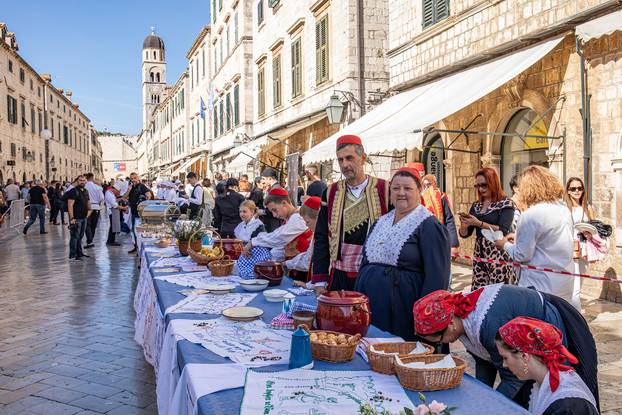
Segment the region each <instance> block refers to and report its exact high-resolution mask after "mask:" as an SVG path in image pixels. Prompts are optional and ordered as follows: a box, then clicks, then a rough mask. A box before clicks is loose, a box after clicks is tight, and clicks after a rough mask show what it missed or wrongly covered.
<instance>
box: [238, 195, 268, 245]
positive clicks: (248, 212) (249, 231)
mask: <svg viewBox="0 0 622 415" xmlns="http://www.w3.org/2000/svg"><path fill="white" fill-rule="evenodd" d="M258 214H259V209H257V206H256V205H255V202H253V201H252V200H245V201H244V202H242V204H241V205H240V219H242V222H240V223H238V226H236V227H235V229H234V231H233V234H234V235H235V238H236V239H239V240H241V241H242V242H244V243H245V244H246V243H248V241H250V240H251V239H252V238H254V237H255V236H257V235H259V234H260V233H261V232H265V231H266V228H265V227H264V226H263V222H262V221H260V220H259V219H258V218H257V215H258Z"/></svg>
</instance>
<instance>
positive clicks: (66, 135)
mask: <svg viewBox="0 0 622 415" xmlns="http://www.w3.org/2000/svg"><path fill="white" fill-rule="evenodd" d="M63 143H64V144H69V130H68V129H67V126H66V125H63Z"/></svg>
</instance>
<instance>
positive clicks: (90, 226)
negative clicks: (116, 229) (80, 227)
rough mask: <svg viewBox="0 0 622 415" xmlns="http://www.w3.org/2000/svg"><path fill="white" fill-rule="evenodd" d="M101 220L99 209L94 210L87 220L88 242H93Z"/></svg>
mask: <svg viewBox="0 0 622 415" xmlns="http://www.w3.org/2000/svg"><path fill="white" fill-rule="evenodd" d="M98 222H99V210H92V211H91V216H89V217H88V219H87V220H86V244H87V245H88V244H92V243H93V238H94V237H95V230H96V229H97V223H98Z"/></svg>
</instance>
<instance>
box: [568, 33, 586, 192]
mask: <svg viewBox="0 0 622 415" xmlns="http://www.w3.org/2000/svg"><path fill="white" fill-rule="evenodd" d="M575 45H576V49H577V55H579V70H580V76H581V121H582V123H581V124H582V127H583V182H584V183H585V191H586V193H587V196H588V201H589V202H592V174H591V159H592V146H591V144H592V143H591V141H592V140H591V128H590V108H589V105H590V104H589V96H588V94H587V85H586V83H587V81H586V70H585V55H583V52H582V51H581V41H580V40H579V37H578V36H575ZM564 156H565V155H564Z"/></svg>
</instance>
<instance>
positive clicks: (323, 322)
mask: <svg viewBox="0 0 622 415" xmlns="http://www.w3.org/2000/svg"><path fill="white" fill-rule="evenodd" d="M317 302H318V306H317V314H316V324H317V327H318V328H319V329H320V330H329V331H337V332H340V333H346V334H353V335H354V334H357V333H358V334H360V335H361V336H365V335H366V334H367V329H368V328H369V324H370V322H371V312H370V311H369V299H368V298H367V296H366V295H364V294H361V293H359V292H356V291H327V292H325V293H324V294H322V295H320V296H319V297H318V299H317Z"/></svg>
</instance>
